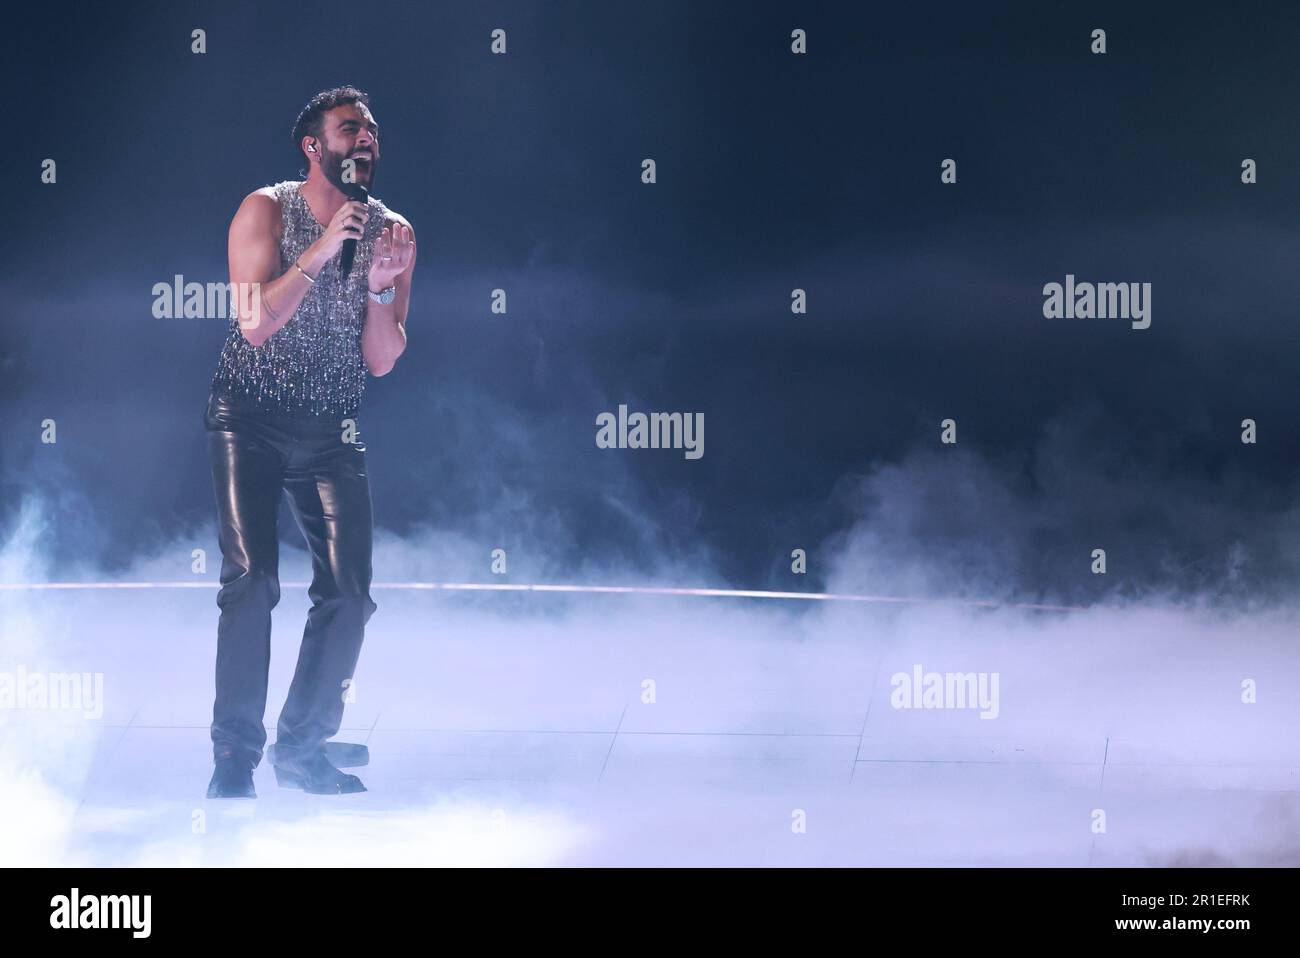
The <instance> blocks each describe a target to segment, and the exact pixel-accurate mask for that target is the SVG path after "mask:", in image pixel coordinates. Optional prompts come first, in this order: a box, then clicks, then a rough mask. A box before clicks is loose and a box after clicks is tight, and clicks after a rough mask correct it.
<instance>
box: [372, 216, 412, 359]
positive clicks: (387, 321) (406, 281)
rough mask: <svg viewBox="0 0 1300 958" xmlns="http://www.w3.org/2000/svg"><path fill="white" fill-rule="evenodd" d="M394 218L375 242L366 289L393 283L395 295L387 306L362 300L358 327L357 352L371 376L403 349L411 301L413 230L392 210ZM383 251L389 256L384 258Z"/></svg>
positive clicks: (379, 288) (400, 353)
mask: <svg viewBox="0 0 1300 958" xmlns="http://www.w3.org/2000/svg"><path fill="white" fill-rule="evenodd" d="M393 217H394V219H395V220H396V222H394V223H393V224H391V225H390V226H385V227H384V231H383V233H381V234H380V237H379V240H378V241H377V242H376V243H375V252H374V257H373V259H372V260H371V265H370V276H369V281H370V289H371V291H372V292H376V293H378V292H380V291H381V290H384V289H387V288H388V287H389V286H395V287H396V296H395V297H394V299H393V301H392V302H391V303H389V304H388V305H387V306H385V305H383V304H382V303H376V302H375V301H374V300H373V299H369V298H367V301H366V324H365V327H364V328H363V329H362V331H361V354H362V355H363V356H364V357H365V360H366V368H367V369H369V370H370V374H371V375H372V376H386V375H388V373H390V372H392V370H393V366H394V365H396V363H397V359H398V357H399V356H401V355H402V353H403V351H405V349H406V314H407V311H408V310H409V309H410V305H411V274H412V273H413V272H414V271H415V230H413V229H412V228H411V224H410V223H408V222H406V220H405V219H403V218H402V217H400V216H398V215H397V214H396V213H394V214H393ZM385 255H387V256H389V257H390V259H388V260H385V259H384V256H385Z"/></svg>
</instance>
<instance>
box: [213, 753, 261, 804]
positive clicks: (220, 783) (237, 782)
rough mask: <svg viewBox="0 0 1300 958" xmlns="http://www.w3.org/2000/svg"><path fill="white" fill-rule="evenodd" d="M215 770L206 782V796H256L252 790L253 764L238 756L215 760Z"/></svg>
mask: <svg viewBox="0 0 1300 958" xmlns="http://www.w3.org/2000/svg"><path fill="white" fill-rule="evenodd" d="M216 766H217V767H216V770H215V771H213V773H212V781H211V782H209V783H208V798H257V792H256V791H254V790H253V766H252V764H251V763H250V762H249V761H248V760H247V759H243V758H240V757H238V756H233V755H231V756H226V757H225V758H219V759H217V760H216Z"/></svg>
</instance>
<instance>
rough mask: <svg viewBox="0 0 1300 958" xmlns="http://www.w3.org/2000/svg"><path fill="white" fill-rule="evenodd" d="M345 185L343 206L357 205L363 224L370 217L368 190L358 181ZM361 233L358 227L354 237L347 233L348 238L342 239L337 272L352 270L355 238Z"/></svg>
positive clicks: (355, 253) (344, 272)
mask: <svg viewBox="0 0 1300 958" xmlns="http://www.w3.org/2000/svg"><path fill="white" fill-rule="evenodd" d="M345 186H346V189H345V192H346V193H347V194H348V202H346V203H344V204H343V205H344V207H345V208H346V207H351V206H359V207H360V208H361V212H362V214H363V218H362V220H361V223H362V224H363V225H364V224H365V222H366V220H368V219H370V205H369V203H368V202H367V201H368V200H369V198H370V191H369V190H368V189H366V188H365V187H364V186H362V185H361V184H360V183H348V184H345ZM361 233H362V231H361V228H360V227H358V228H357V230H356V236H355V237H353V236H352V235H351V234H349V238H348V239H345V240H344V241H343V253H342V255H341V256H340V257H339V272H340V273H342V274H343V276H345V277H346V276H347V275H348V274H349V273H351V272H352V260H353V259H355V258H356V255H357V238H359V237H360V236H361Z"/></svg>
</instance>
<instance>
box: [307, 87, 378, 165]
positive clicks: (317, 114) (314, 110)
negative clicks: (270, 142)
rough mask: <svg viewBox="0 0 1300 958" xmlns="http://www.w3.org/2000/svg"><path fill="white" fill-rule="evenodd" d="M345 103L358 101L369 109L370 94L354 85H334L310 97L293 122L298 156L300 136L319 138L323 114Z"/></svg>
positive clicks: (323, 119)
mask: <svg viewBox="0 0 1300 958" xmlns="http://www.w3.org/2000/svg"><path fill="white" fill-rule="evenodd" d="M347 103H360V104H361V105H362V106H364V107H365V108H366V109H370V95H369V94H367V93H362V92H361V91H360V90H358V89H357V88H356V87H354V86H336V87H335V88H334V89H332V90H321V91H320V92H319V93H317V94H316V95H315V96H314V97H312V98H311V99H310V100H309V101H308V102H307V105H306V106H305V107H303V108H302V112H301V113H299V114H298V119H296V120H294V122H293V148H294V151H295V152H296V153H298V155H299V156H301V155H302V138H303V137H304V136H314V137H316V139H320V135H321V132H322V129H323V127H324V125H325V114H326V113H328V112H329V111H330V110H332V109H334V108H335V107H336V106H343V105H344V104H347Z"/></svg>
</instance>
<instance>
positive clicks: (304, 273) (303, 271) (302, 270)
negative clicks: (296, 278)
mask: <svg viewBox="0 0 1300 958" xmlns="http://www.w3.org/2000/svg"><path fill="white" fill-rule="evenodd" d="M293 268H294V269H296V270H297V271H298V272H300V273H302V275H304V276H306V277H307V282H309V283H311V284H312V285H313V286H315V285H316V280H314V279H312V278H311V275H310V274H309V273H308V272H307V271H306V270H305V269H303V268H302V267H301V266H299V265H298V261H297V260H294V261H293Z"/></svg>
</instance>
